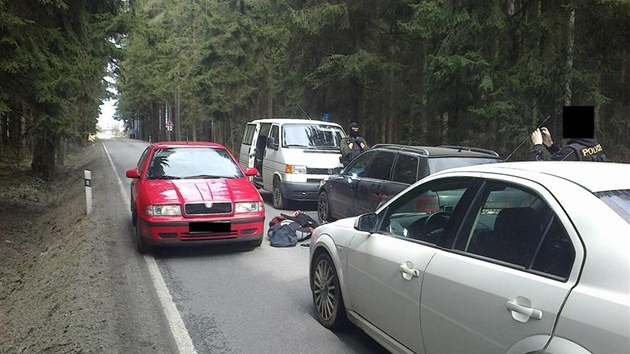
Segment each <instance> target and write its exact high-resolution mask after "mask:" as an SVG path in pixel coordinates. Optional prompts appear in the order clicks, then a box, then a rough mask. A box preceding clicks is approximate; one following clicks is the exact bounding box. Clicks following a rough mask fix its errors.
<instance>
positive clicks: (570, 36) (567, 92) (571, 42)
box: [564, 10, 575, 106]
mask: <svg viewBox="0 0 630 354" xmlns="http://www.w3.org/2000/svg"><path fill="white" fill-rule="evenodd" d="M567 42H568V43H567V63H566V65H567V73H566V78H565V82H564V105H565V106H570V105H571V96H572V92H571V72H572V71H573V48H574V46H575V10H571V13H570V14H569V23H568V28H567Z"/></svg>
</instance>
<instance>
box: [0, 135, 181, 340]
mask: <svg viewBox="0 0 630 354" xmlns="http://www.w3.org/2000/svg"><path fill="white" fill-rule="evenodd" d="M101 149H102V148H101V147H100V146H98V144H93V145H88V146H84V147H78V148H76V149H75V150H74V151H72V152H70V153H69V154H68V155H67V157H66V158H65V163H64V166H61V167H58V171H57V173H56V177H55V179H54V180H53V181H43V180H41V179H39V178H36V177H34V176H32V175H31V174H30V172H29V170H30V166H29V164H28V161H25V162H22V163H16V162H11V163H8V162H7V161H6V160H5V161H0V186H2V187H1V188H0V353H129V352H133V353H167V352H170V349H169V345H168V343H167V344H164V338H157V335H158V334H162V337H168V336H164V335H163V332H162V331H160V330H159V328H158V327H159V325H153V324H154V323H160V319H159V318H157V316H154V315H153V314H149V315H144V314H145V313H149V311H151V310H150V309H144V308H143V305H142V304H141V305H138V303H136V302H134V300H133V299H134V298H143V299H144V302H149V301H147V300H146V299H147V297H146V294H144V293H141V294H138V293H140V292H147V293H148V292H149V290H146V289H147V286H144V284H143V282H142V280H138V279H127V278H125V277H128V275H121V274H120V273H121V268H122V267H138V268H139V269H141V268H140V266H136V264H141V259H140V261H136V260H134V256H135V255H134V253H133V251H132V250H133V249H132V247H131V246H130V245H126V243H125V242H124V239H123V240H121V239H118V240H116V239H115V238H113V237H112V234H113V231H110V232H109V233H108V232H107V230H113V229H115V228H116V227H118V226H117V225H116V226H113V225H112V223H111V220H117V219H118V220H119V216H118V214H115V213H124V212H127V213H128V210H126V209H124V207H120V206H119V204H121V203H122V202H121V201H120V198H119V197H118V199H115V195H116V194H115V193H111V192H110V193H107V190H106V189H105V190H103V191H102V192H98V193H102V194H96V195H95V198H94V200H95V204H94V209H95V210H99V211H101V212H98V213H96V212H93V213H91V214H90V215H87V212H86V197H85V186H84V181H83V170H85V169H87V170H92V169H99V168H100V169H103V167H102V166H103V165H105V166H106V167H107V166H108V165H107V164H104V163H103V161H104V157H103V153H102V151H101ZM105 161H106V160H105ZM109 170H111V168H110V169H109ZM111 173H112V174H113V172H111ZM112 177H113V175H112ZM112 180H115V177H114V178H111V177H108V178H107V180H106V181H104V182H107V183H111V185H110V186H109V189H110V190H111V188H119V187H118V186H117V185H114V182H111V181H112ZM115 190H116V191H117V190H118V189H115ZM108 194H109V195H108ZM110 209H117V210H110ZM121 209H122V210H121ZM118 224H120V223H118ZM125 226H126V227H128V226H127V225H125ZM120 227H122V226H120ZM123 233H124V231H123ZM126 252H129V254H127V253H126ZM136 258H137V257H136ZM125 273H129V274H141V272H139V271H137V270H136V269H135V268H134V269H133V271H130V272H125ZM131 276H136V277H140V276H141V275H131ZM114 289H120V290H119V291H120V293H122V292H123V291H125V292H127V293H129V292H131V295H132V296H131V300H129V299H128V298H127V297H126V296H128V295H119V293H116V291H118V290H114ZM130 289H131V290H130ZM134 292H135V293H134ZM123 296H124V297H123ZM121 304H123V305H121ZM139 311H144V312H142V314H143V315H139V316H137V315H138V314H137V313H134V312H139ZM154 312H155V311H154ZM154 317H155V318H156V319H154ZM134 318H137V319H136V320H134ZM138 319H139V320H138ZM152 321H155V322H152ZM138 323H145V324H147V325H148V326H147V328H151V327H152V331H153V333H149V332H148V330H146V333H145V332H143V330H142V329H140V330H138V328H142V327H143V326H140V325H138ZM166 340H167V341H168V339H166Z"/></svg>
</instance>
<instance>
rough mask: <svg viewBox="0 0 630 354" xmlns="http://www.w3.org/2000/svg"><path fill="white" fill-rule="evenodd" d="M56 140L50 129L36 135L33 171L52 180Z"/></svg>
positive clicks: (45, 178)
mask: <svg viewBox="0 0 630 354" xmlns="http://www.w3.org/2000/svg"><path fill="white" fill-rule="evenodd" d="M55 140H56V139H55V137H54V136H53V134H51V133H50V131H40V132H38V133H36V135H35V148H34V149H33V162H32V163H31V171H33V173H34V174H35V175H36V176H39V177H41V178H42V179H44V180H50V179H51V178H52V177H53V176H54V173H55V150H56V144H55Z"/></svg>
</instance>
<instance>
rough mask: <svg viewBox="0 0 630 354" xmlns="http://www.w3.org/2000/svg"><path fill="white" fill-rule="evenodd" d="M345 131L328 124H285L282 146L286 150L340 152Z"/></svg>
mask: <svg viewBox="0 0 630 354" xmlns="http://www.w3.org/2000/svg"><path fill="white" fill-rule="evenodd" d="M343 135H344V134H343V131H342V130H341V129H340V128H339V127H336V126H333V125H326V124H285V125H283V127H282V146H283V147H286V148H302V149H304V148H307V149H321V150H339V147H340V143H341V138H342V137H343Z"/></svg>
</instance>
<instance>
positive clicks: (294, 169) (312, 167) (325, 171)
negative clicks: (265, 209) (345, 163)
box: [239, 118, 346, 209]
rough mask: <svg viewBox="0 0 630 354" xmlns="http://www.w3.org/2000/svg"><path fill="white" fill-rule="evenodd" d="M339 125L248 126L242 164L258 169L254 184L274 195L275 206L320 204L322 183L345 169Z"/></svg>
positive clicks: (269, 122) (279, 122)
mask: <svg viewBox="0 0 630 354" xmlns="http://www.w3.org/2000/svg"><path fill="white" fill-rule="evenodd" d="M345 135H346V134H345V132H344V131H343V129H342V128H341V126H340V125H339V124H336V123H331V122H324V121H320V120H310V119H287V118H277V119H276V118H270V119H258V120H254V121H252V122H249V123H247V127H246V128H245V134H244V135H243V143H242V144H241V150H240V153H239V162H240V163H241V166H243V168H248V167H255V168H257V169H258V175H257V176H255V177H254V178H253V180H252V181H253V183H254V185H256V186H257V187H258V188H263V189H265V190H267V191H270V192H272V194H273V206H274V208H276V209H286V208H287V207H288V202H289V201H290V200H300V201H316V200H317V189H318V187H319V182H320V181H321V180H322V179H323V178H324V177H326V176H327V175H331V174H334V173H335V172H338V171H339V170H340V168H341V167H342V164H341V163H340V162H339V157H340V156H341V152H340V147H339V144H340V142H341V138H342V137H344V136H345Z"/></svg>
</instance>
